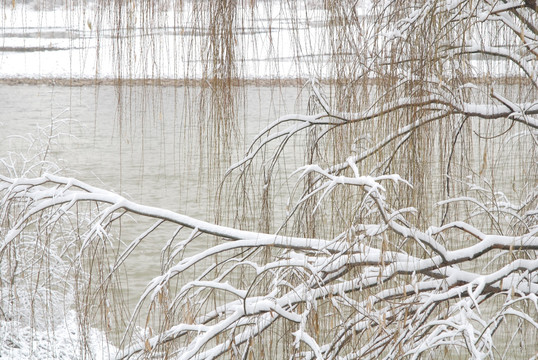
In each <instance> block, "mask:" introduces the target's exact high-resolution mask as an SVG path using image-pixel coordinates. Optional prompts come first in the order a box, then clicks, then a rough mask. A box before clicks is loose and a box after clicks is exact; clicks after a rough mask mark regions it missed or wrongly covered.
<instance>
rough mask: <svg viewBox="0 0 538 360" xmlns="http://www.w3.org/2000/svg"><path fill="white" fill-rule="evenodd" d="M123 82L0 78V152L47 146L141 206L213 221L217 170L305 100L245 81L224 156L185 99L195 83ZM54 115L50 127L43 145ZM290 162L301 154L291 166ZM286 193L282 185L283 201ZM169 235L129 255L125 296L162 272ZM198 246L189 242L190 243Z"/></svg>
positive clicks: (302, 107) (292, 91)
mask: <svg viewBox="0 0 538 360" xmlns="http://www.w3.org/2000/svg"><path fill="white" fill-rule="evenodd" d="M123 91H124V92H123V93H119V91H118V89H117V88H116V87H114V86H99V87H94V86H81V87H61V86H46V85H0V98H1V99H2V117H1V118H0V125H1V129H2V130H1V131H0V158H2V157H5V156H7V155H8V154H9V152H25V151H26V150H27V149H28V148H29V147H32V148H33V149H34V150H36V149H37V150H39V149H41V150H43V149H48V150H47V153H46V160H48V161H53V162H55V163H57V164H58V165H59V166H60V167H61V168H62V171H61V174H62V175H64V176H73V177H75V178H78V179H80V180H83V181H86V182H87V183H89V184H91V185H94V186H97V187H102V188H104V189H107V190H112V191H114V192H117V193H121V194H122V195H124V196H125V197H127V198H128V199H131V200H134V201H135V202H138V203H141V204H144V205H149V206H155V207H161V208H165V209H169V210H173V211H176V212H180V213H182V214H185V215H189V216H192V217H194V218H197V219H201V220H207V221H214V220H215V208H216V206H215V203H214V197H215V194H216V190H217V185H218V182H219V181H220V180H221V179H222V173H224V171H225V170H226V169H227V167H228V166H229V165H230V164H231V162H234V161H238V160H239V159H240V158H241V155H242V154H243V153H244V151H245V149H246V145H247V144H249V143H250V141H251V140H252V139H253V138H254V136H255V135H256V134H258V132H259V131H260V130H261V129H262V128H264V127H265V126H266V125H267V124H268V123H270V122H272V121H274V120H275V119H276V118H278V117H279V116H282V115H285V114H289V113H304V112H305V111H306V99H307V98H306V96H305V95H304V94H302V93H301V92H300V91H298V90H297V88H295V87H283V88H279V89H275V88H271V87H255V86H250V87H248V89H247V90H246V91H244V93H243V95H242V96H240V97H239V99H240V100H239V101H238V103H237V111H236V113H235V116H236V118H237V119H238V120H237V119H236V124H235V126H236V129H235V130H234V132H233V134H232V141H230V145H229V150H230V153H231V154H232V156H229V154H228V155H226V156H223V155H222V154H219V153H218V151H217V150H218V149H217V147H215V146H212V145H211V144H208V139H207V138H205V137H206V136H208V134H206V133H204V132H201V131H200V129H199V126H198V124H199V119H198V118H197V117H199V116H203V115H201V112H200V111H199V107H197V106H192V104H193V103H194V104H195V105H196V102H197V101H199V100H200V98H201V93H200V91H201V90H200V89H199V88H196V87H194V88H185V87H164V88H159V89H158V90H155V89H154V88H147V87H143V86H139V87H133V88H125V89H123ZM152 96H155V97H156V98H159V99H160V101H159V102H158V104H159V105H158V106H155V105H154V103H153V102H152V101H148V98H149V97H152ZM124 104H129V105H128V107H125V106H124ZM51 123H54V124H55V129H54V131H53V132H52V133H53V134H55V135H57V136H55V137H54V138H53V142H52V143H51V144H50V146H49V144H48V143H47V142H46V138H47V136H48V135H50V134H51V132H50V130H49V126H50V125H51ZM40 141H41V142H42V143H41V142H40ZM34 150H32V151H34ZM288 156H291V157H293V156H294V152H290V154H289V155H288ZM41 158H43V155H42V156H41ZM294 163H298V162H297V161H293V160H292V161H290V162H289V165H290V166H291V167H293V166H294V165H293V164H294ZM215 164H218V166H216V165H215ZM291 167H290V169H292V168H291ZM286 197H287V196H286V192H284V193H283V194H282V196H281V197H280V198H281V201H282V202H284V201H285V198H286ZM275 209H276V211H277V213H276V214H275V215H274V216H276V217H279V216H280V217H282V216H284V213H283V209H284V206H283V205H279V206H275ZM278 209H281V210H280V212H278V211H279V210H278ZM144 226H148V224H144V223H142V224H129V226H124V225H123V226H122V230H121V237H122V240H123V241H125V242H127V243H128V242H130V241H132V240H133V239H134V238H135V237H136V236H138V235H140V233H141V232H142V231H144V229H145V228H144ZM167 236H169V235H167ZM166 240H167V239H164V240H163V239H159V238H157V239H150V240H147V241H145V242H143V243H142V244H141V246H140V248H139V249H138V250H137V252H136V253H134V254H133V256H132V258H133V259H132V260H133V262H132V264H134V265H133V266H132V267H130V270H129V289H130V291H129V299H130V301H131V303H132V302H135V301H136V300H137V299H138V296H139V294H140V292H141V291H142V290H143V289H144V287H145V285H146V283H147V281H149V280H150V279H151V278H152V277H154V276H157V275H159V271H160V266H159V256H160V251H161V249H162V247H163V246H164V244H165V242H166ZM203 247H204V245H202V244H201V245H200V247H198V248H197V247H196V245H195V246H194V247H193V248H192V251H197V250H201V249H202V248H203Z"/></svg>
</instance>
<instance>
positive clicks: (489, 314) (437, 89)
mask: <svg viewBox="0 0 538 360" xmlns="http://www.w3.org/2000/svg"><path fill="white" fill-rule="evenodd" d="M176 5H177V4H176ZM318 5H319V6H318V8H317V10H319V11H321V12H320V13H321V14H322V20H323V26H322V27H321V29H322V30H320V31H313V32H312V33H311V34H315V36H312V37H311V38H310V37H305V36H303V35H304V33H302V32H300V31H299V30H297V38H295V39H294V44H296V49H295V51H296V61H297V64H298V66H300V65H302V64H304V62H308V61H311V63H309V67H308V68H309V69H310V70H311V71H312V73H311V74H306V75H311V76H312V77H316V76H317V79H314V80H310V81H308V86H309V89H310V91H311V95H312V96H311V98H310V99H311V103H310V105H311V106H310V109H311V111H310V113H308V114H294V115H288V116H284V117H281V118H279V119H276V120H275V121H274V122H273V123H271V124H269V125H268V126H267V127H266V128H265V129H264V130H263V131H262V132H261V133H260V134H259V136H258V137H257V138H256V139H255V140H254V141H253V142H252V143H251V144H250V146H249V147H248V150H247V151H246V153H245V154H244V156H243V157H242V158H241V159H237V162H236V163H235V164H233V165H231V166H230V167H229V169H228V171H227V172H226V173H225V177H224V179H223V182H222V185H221V187H220V188H221V190H222V200H223V203H224V204H226V205H225V206H223V208H222V209H223V210H222V211H223V212H224V214H226V212H230V213H232V214H234V215H236V214H239V215H238V216H239V217H240V218H241V219H245V218H246V219H250V220H252V221H251V222H248V221H247V222H245V221H239V222H237V223H236V226H223V225H218V224H213V223H208V222H204V221H200V220H196V219H193V218H191V217H188V216H186V215H182V214H178V213H174V212H171V211H168V210H164V209H160V208H155V207H151V206H146V205H142V204H138V203H136V202H133V201H130V200H127V199H125V198H124V197H122V196H120V195H117V194H114V193H111V192H109V191H106V190H103V189H100V188H96V187H94V186H91V185H89V184H87V183H84V182H81V181H78V180H75V179H70V178H66V177H62V176H61V175H59V174H54V175H53V174H44V175H39V176H35V177H29V176H16V175H17V174H19V172H17V171H16V170H15V169H14V167H13V166H11V164H10V163H7V162H4V164H5V165H6V167H7V168H10V169H11V173H8V174H6V175H2V176H1V178H0V180H1V182H0V190H1V194H2V198H1V199H2V209H3V211H2V218H1V219H2V221H1V224H2V227H1V233H0V234H1V235H2V243H1V247H0V255H1V256H2V259H3V260H2V283H9V284H11V286H12V287H16V284H17V282H18V281H20V279H18V278H17V274H18V273H17V272H16V271H15V269H14V268H13V267H14V266H17V265H12V264H14V263H17V261H16V258H15V257H13V254H14V253H16V252H17V248H18V246H21V245H20V244H21V243H22V244H27V239H28V238H29V237H32V236H34V237H35V236H37V237H38V238H39V239H44V240H46V241H47V242H46V244H49V243H50V242H54V243H57V242H58V241H60V242H61V244H63V245H62V246H63V248H62V249H63V250H62V251H61V252H60V253H59V254H60V255H66V254H69V255H70V256H67V259H66V260H65V261H71V262H70V263H69V264H70V266H69V267H68V268H69V269H70V270H69V271H70V274H71V276H74V278H76V279H78V280H79V281H80V279H82V278H84V279H89V280H90V281H87V282H84V283H77V285H76V286H74V289H73V292H74V294H75V297H76V298H77V299H78V301H75V309H76V310H77V311H78V313H81V314H84V316H80V317H79V322H80V324H81V325H80V326H81V328H82V329H86V332H81V334H82V335H81V337H83V336H84V334H87V333H88V332H89V330H88V329H89V326H90V324H91V321H90V320H87V318H88V317H91V316H92V315H94V316H98V315H95V314H100V316H101V320H103V319H104V321H103V323H104V324H105V325H104V326H105V327H106V328H108V329H109V330H111V331H112V333H113V332H114V331H115V332H120V333H121V334H122V335H121V336H120V337H119V338H117V339H115V338H113V337H112V336H111V338H110V341H111V342H112V341H114V343H115V345H117V346H118V350H117V351H116V350H114V351H112V352H113V353H112V354H109V353H107V355H111V356H116V357H119V358H129V357H133V358H137V357H152V358H177V359H190V358H196V359H208V358H211V359H213V358H216V357H222V358H242V359H247V358H248V359H250V358H254V357H260V358H274V357H278V358H285V357H287V358H308V359H311V358H318V359H351V358H418V357H428V358H431V357H435V356H438V355H440V354H443V355H444V356H449V357H453V358H459V357H462V358H468V357H472V358H508V357H513V356H515V355H514V354H516V353H517V354H518V356H525V357H528V358H530V357H532V356H536V353H537V351H538V348H537V345H536V344H535V339H536V334H537V332H538V323H537V321H536V319H537V318H538V296H537V294H538V259H537V256H536V255H537V250H538V237H537V235H536V233H537V231H538V227H537V216H538V212H537V210H538V207H537V206H538V201H537V199H538V188H537V179H538V169H537V161H536V155H537V154H536V150H537V149H538V147H537V144H538V139H537V130H538V118H537V117H536V114H538V100H536V99H537V98H536V96H537V90H538V68H537V67H538V47H537V44H538V29H537V28H536V26H535V24H537V23H538V13H537V12H538V10H537V8H536V4H535V3H534V2H532V1H512V2H490V1H467V0H456V1H453V0H451V1H412V2H406V3H405V4H403V5H402V4H400V3H397V2H372V4H371V6H370V7H368V8H367V11H366V13H361V12H360V11H359V10H358V8H357V7H356V4H355V2H348V1H342V2H340V1H325V2H323V3H322V4H318ZM137 6H140V9H142V10H143V9H144V6H145V5H133V7H132V8H131V7H129V9H128V11H131V10H132V9H135V10H136V9H138V8H137ZM200 6H201V7H200V8H199V9H197V11H198V12H196V14H198V15H197V16H198V18H199V19H205V17H206V16H209V17H210V18H209V24H210V25H209V29H210V30H211V31H210V34H211V36H213V37H212V38H211V40H210V43H209V45H207V46H206V47H203V49H211V52H210V53H205V54H207V63H206V64H207V67H205V69H206V70H207V69H212V70H210V71H209V72H205V73H204V74H206V75H207V74H210V76H211V78H212V79H213V81H214V82H213V84H217V85H218V84H220V85H219V86H223V87H221V88H220V89H221V90H223V89H224V93H226V94H227V91H228V90H226V89H227V88H226V86H229V85H230V84H231V83H232V82H233V81H237V80H238V79H241V77H240V74H241V60H242V59H241V56H240V53H241V52H240V51H238V49H237V48H236V46H237V42H236V41H234V36H237V34H236V32H239V31H244V27H242V26H239V25H237V23H236V21H237V19H238V18H241V17H240V16H239V14H243V15H241V16H244V14H245V13H247V14H248V13H249V12H248V11H245V9H251V10H252V11H251V14H252V15H251V16H252V17H253V18H254V17H255V16H256V13H257V12H256V11H257V9H258V8H259V7H263V6H264V4H263V3H249V4H243V3H237V2H223V3H221V4H220V5H218V6H222V8H220V9H214V8H213V6H214V5H208V4H206V3H203V4H202V5H200ZM282 6H283V7H285V8H286V9H288V10H287V11H288V14H290V18H291V19H292V21H291V23H292V24H294V22H293V19H294V18H295V16H297V17H298V16H299V15H297V14H298V11H299V10H298V9H297V7H296V4H295V3H291V2H290V3H285V4H282ZM120 8H121V4H119V3H118V6H117V7H114V9H115V10H114V11H116V10H117V12H114V13H113V14H114V15H115V16H116V20H115V21H116V22H117V23H118V29H124V28H122V27H121V26H120V25H119V24H120V22H121V21H120V20H121V19H122V16H123V12H122V11H120V10H119V9H120ZM193 8H196V6H194V7H193ZM320 9H321V10H320ZM193 11H194V10H193ZM213 12H215V14H217V17H216V19H215V21H216V22H212V20H211V18H212V15H213ZM200 14H201V15H200ZM221 15H222V16H221ZM157 17H158V16H157ZM318 20H319V19H318ZM200 22H202V21H201V20H200ZM150 23H151V22H147V23H145V24H143V25H144V26H150V25H151V24H150ZM211 24H213V25H215V26H213V25H211ZM200 25H202V24H201V23H200ZM308 26H312V27H316V26H317V23H314V22H312V23H311V24H309V25H308ZM316 29H318V28H317V27H316ZM223 31H224V34H222V32H223ZM118 46H119V47H118V49H119V48H121V46H122V44H118ZM309 47H313V48H316V49H317V50H319V53H322V54H324V57H323V62H320V61H319V60H320V59H319V58H318V59H313V60H308V59H305V58H303V57H302V55H304V54H303V53H302V52H304V51H307V50H308V48H309ZM305 49H307V50H305ZM119 54H120V55H121V52H119ZM120 60H123V58H121V57H120ZM320 64H322V65H320ZM206 75H204V76H206ZM314 75H315V76H314ZM208 91H210V92H212V91H216V92H215V93H213V95H215V96H214V97H213V98H212V101H215V102H216V104H217V105H216V106H223V107H222V108H223V109H227V110H226V111H229V112H227V114H229V115H230V117H233V116H232V115H233V111H232V110H233V96H232V97H230V98H220V96H217V95H218V94H220V92H219V91H220V90H219V88H218V87H217V88H215V87H210V88H208ZM226 99H228V100H226ZM228 106H231V108H227V107H228ZM213 119H215V118H213ZM219 136H226V134H222V133H221V134H220V135H218V136H217V137H216V140H219V139H220V137H219ZM293 141H299V142H303V146H302V147H300V149H302V151H304V163H303V164H302V166H299V167H298V168H296V169H294V170H295V171H292V172H291V173H289V174H288V173H285V174H284V175H285V176H284V177H287V176H289V179H291V180H286V181H292V182H293V184H294V187H293V189H294V191H293V192H292V194H291V196H290V199H289V205H288V208H287V216H286V219H285V220H284V221H283V222H282V223H278V224H272V223H271V216H270V215H271V214H270V209H271V206H270V202H271V200H272V199H273V198H274V197H275V196H278V194H277V191H278V188H279V187H280V186H281V185H282V184H281V182H282V181H283V180H282V179H283V177H282V174H281V172H282V171H286V170H285V169H286V166H285V164H283V163H285V158H286V155H287V154H288V153H289V152H290V151H294V152H295V151H297V147H294V148H293V150H292V149H291V148H290V146H289V144H290V143H291V142H293ZM257 184H259V189H255V190H254V191H251V189H252V188H253V185H254V187H255V186H256V185H257ZM245 204H247V205H248V206H245ZM243 206H245V207H243ZM241 211H246V212H248V213H247V214H241ZM129 216H130V217H134V218H138V219H143V218H144V219H146V220H147V219H149V220H150V221H151V222H152V225H150V226H149V227H148V228H147V229H146V230H145V231H144V232H142V233H141V234H140V236H139V237H137V238H135V239H132V240H131V242H129V243H127V244H125V246H120V247H119V248H117V247H114V245H113V244H114V241H113V235H114V228H115V227H116V226H117V225H118V223H119V221H120V220H121V219H122V218H126V217H129ZM260 219H262V220H263V221H259V220H260ZM233 220H234V219H232V221H233ZM158 231H163V232H164V234H165V235H162V233H159V234H161V235H159V237H158V239H159V240H158V241H160V242H161V244H162V252H161V262H160V264H155V266H160V269H161V274H160V275H159V276H157V277H155V278H154V279H153V280H152V281H150V282H149V283H148V284H147V287H146V289H145V291H144V292H143V293H142V294H141V295H140V298H139V302H138V303H137V305H136V306H135V307H134V309H125V308H123V307H121V305H120V306H119V308H118V309H116V311H111V309H112V308H113V307H114V306H112V307H111V299H114V296H113V293H114V292H115V291H117V288H118V287H121V283H120V284H118V283H117V281H118V278H121V275H122V273H121V269H122V265H123V264H124V262H125V261H128V259H129V258H130V257H131V256H132V254H133V253H135V252H136V251H138V249H139V245H140V243H141V242H143V241H145V239H146V238H148V237H151V236H152V235H154V234H156V233H157V232H158ZM262 231H265V232H262ZM58 239H60V240H58ZM200 243H201V244H206V245H207V247H206V248H205V249H204V250H203V251H194V252H193V251H190V249H191V247H195V245H197V244H200ZM67 245H69V246H67ZM65 246H67V248H65ZM53 255H54V256H55V257H54V259H57V257H56V255H55V254H53ZM49 256H52V255H49ZM59 258H61V256H59ZM5 259H11V260H12V261H11V262H10V261H6V260H5ZM51 263H52V261H51ZM35 271H38V270H35ZM39 271H41V270H40V269H39ZM73 273H74V275H73ZM6 274H10V278H9V279H8V278H7V277H6V276H7V275H6ZM8 280H9V281H8ZM37 281H39V280H37ZM54 286H56V284H54ZM53 290H55V289H53ZM97 300H99V301H97ZM92 306H95V307H97V308H98V309H99V311H95V310H93V308H92ZM116 306H117V305H116ZM90 308H91V309H92V310H90ZM88 343H89V342H88ZM114 349H116V348H114ZM83 351H85V352H87V353H91V351H93V350H92V348H91V346H87V347H86V348H84V350H83Z"/></svg>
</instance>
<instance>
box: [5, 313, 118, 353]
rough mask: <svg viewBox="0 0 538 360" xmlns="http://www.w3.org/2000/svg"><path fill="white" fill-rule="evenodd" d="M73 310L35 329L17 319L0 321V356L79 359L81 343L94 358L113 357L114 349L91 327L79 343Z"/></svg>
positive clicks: (81, 348)
mask: <svg viewBox="0 0 538 360" xmlns="http://www.w3.org/2000/svg"><path fill="white" fill-rule="evenodd" d="M81 339H82V337H81V336H79V328H78V326H77V320H76V314H75V313H74V312H73V311H70V312H69V314H67V316H66V318H65V319H64V321H63V322H61V323H59V324H57V326H55V327H54V328H47V329H43V328H41V329H39V328H37V329H36V327H31V326H28V325H23V324H21V323H19V322H17V321H0V359H40V360H49V359H50V360H52V359H73V360H74V359H80V358H82V357H83V354H84V353H85V354H86V356H88V352H87V350H86V352H83V346H86V348H87V349H90V350H91V358H92V359H95V360H101V359H103V360H104V359H109V358H113V357H114V354H116V353H117V349H116V348H114V347H113V346H112V345H110V344H109V343H107V341H106V339H105V337H104V336H103V333H102V332H100V331H98V330H97V329H91V330H90V333H89V335H88V336H87V337H86V340H87V344H82V342H81Z"/></svg>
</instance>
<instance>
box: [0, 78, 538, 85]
mask: <svg viewBox="0 0 538 360" xmlns="http://www.w3.org/2000/svg"><path fill="white" fill-rule="evenodd" d="M492 79H493V78H492V77H487V78H486V77H480V78H478V77H477V78H474V79H468V81H469V82H474V83H477V84H480V83H488V82H491V80H492ZM309 80H310V79H308V78H274V79H265V78H258V79H256V78H250V79H243V78H235V79H185V78H178V79H170V78H145V79H122V78H52V77H40V78H33V77H13V78H0V84H3V85H46V86H73V87H77V86H101V85H102V86H173V87H182V86H204V85H205V86H214V85H217V86H218V85H219V83H221V84H222V83H225V84H227V85H231V86H263V87H279V86H303V85H305V84H306V83H307V82H308V81H309ZM357 80H358V79H350V80H349V82H356V81H357ZM494 80H495V81H496V82H497V83H499V84H504V85H515V84H518V85H524V82H525V81H528V79H524V78H521V77H515V76H511V77H499V78H495V79H494ZM343 81H344V79H321V80H318V82H319V83H321V84H324V85H330V84H335V83H337V84H342V82H343ZM380 81H387V79H369V81H368V82H369V83H370V84H372V85H375V84H378V83H379V82H380ZM529 85H530V84H529Z"/></svg>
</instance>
